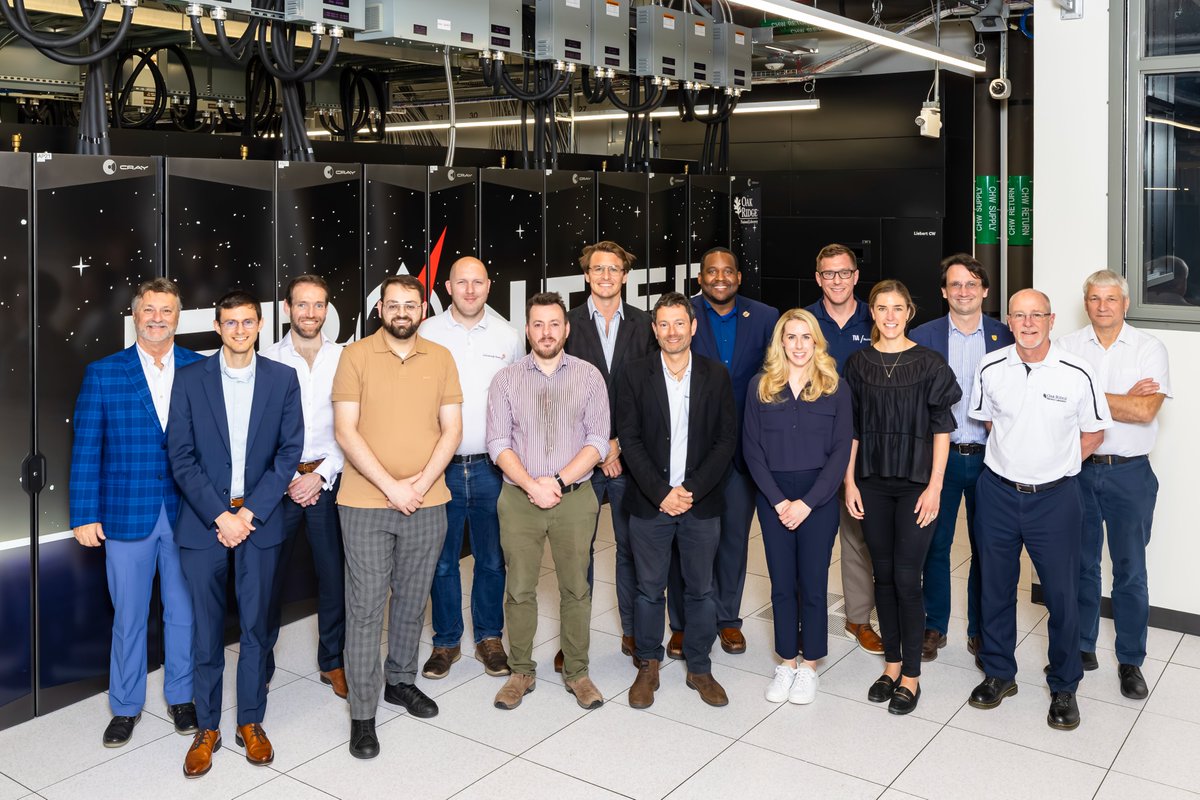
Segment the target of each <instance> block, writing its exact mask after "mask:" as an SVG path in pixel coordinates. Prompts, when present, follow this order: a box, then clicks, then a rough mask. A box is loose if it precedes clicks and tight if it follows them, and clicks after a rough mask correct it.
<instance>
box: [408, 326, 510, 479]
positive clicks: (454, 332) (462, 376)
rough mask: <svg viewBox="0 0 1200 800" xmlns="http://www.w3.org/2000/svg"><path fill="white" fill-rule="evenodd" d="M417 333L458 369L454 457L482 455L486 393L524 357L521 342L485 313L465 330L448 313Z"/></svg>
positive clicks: (485, 421)
mask: <svg viewBox="0 0 1200 800" xmlns="http://www.w3.org/2000/svg"><path fill="white" fill-rule="evenodd" d="M418 333H420V335H421V336H423V337H425V338H426V339H428V340H429V341H431V342H436V343H437V344H440V345H441V346H442V347H445V348H446V349H447V350H449V351H450V355H452V356H454V364H455V366H457V367H458V380H459V383H461V384H462V392H463V404H462V426H463V432H462V442H461V443H459V445H458V451H457V454H458V455H460V456H470V455H478V454H480V453H486V452H487V449H488V448H487V398H488V389H489V388H490V387H491V385H492V378H494V377H496V373H498V372H500V370H502V369H504V368H505V367H507V366H508V365H509V364H515V363H516V362H517V361H519V360H520V359H521V358H522V357H523V356H524V355H525V342H524V339H522V338H521V334H519V333H517V331H516V329H515V328H513V327H512V326H511V325H509V324H508V323H507V322H505V321H504V320H503V319H501V318H500V317H498V316H496V315H495V314H492V313H490V312H485V313H484V315H483V317H482V318H481V319H480V320H479V322H477V323H475V325H474V327H472V328H471V329H470V330H467V329H466V328H465V327H463V324H462V323H461V322H459V321H458V319H457V318H456V317H455V315H454V312H453V310H448V311H446V312H444V313H441V314H438V315H437V316H434V317H430V318H429V319H427V320H425V321H424V322H422V323H421V327H420V329H419V331H418Z"/></svg>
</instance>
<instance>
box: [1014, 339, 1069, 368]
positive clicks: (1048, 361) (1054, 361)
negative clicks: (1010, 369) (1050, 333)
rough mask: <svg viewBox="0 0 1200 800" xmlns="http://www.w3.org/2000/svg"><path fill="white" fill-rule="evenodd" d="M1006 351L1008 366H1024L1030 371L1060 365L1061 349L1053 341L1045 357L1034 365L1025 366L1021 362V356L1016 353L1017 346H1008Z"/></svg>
mask: <svg viewBox="0 0 1200 800" xmlns="http://www.w3.org/2000/svg"><path fill="white" fill-rule="evenodd" d="M1008 349H1009V352H1008V364H1009V366H1016V365H1017V364H1024V365H1025V366H1027V367H1029V368H1030V369H1039V368H1041V367H1057V366H1058V365H1059V364H1060V363H1062V357H1061V356H1062V349H1061V348H1060V347H1059V346H1058V344H1057V343H1056V342H1053V341H1051V342H1050V349H1049V350H1048V351H1046V357H1045V358H1043V359H1042V360H1041V361H1038V362H1037V363H1034V364H1025V362H1024V361H1022V360H1021V356H1020V354H1019V353H1017V346H1016V345H1015V344H1011V345H1009V346H1008Z"/></svg>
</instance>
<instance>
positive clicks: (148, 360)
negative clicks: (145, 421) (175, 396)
mask: <svg viewBox="0 0 1200 800" xmlns="http://www.w3.org/2000/svg"><path fill="white" fill-rule="evenodd" d="M135 346H136V347H137V354H138V359H139V360H140V361H141V362H142V372H143V374H145V376H146V385H147V386H149V387H150V399H151V400H153V401H154V411H155V413H156V414H158V424H159V425H161V426H162V429H163V430H164V431H165V430H166V429H167V415H168V413H169V412H170V410H171V387H172V386H173V385H174V384H175V348H174V346H172V347H171V349H170V350H168V351H167V354H166V355H164V356H163V357H162V367H161V368H159V367H157V366H155V365H154V356H152V355H150V354H149V353H147V352H146V351H145V350H143V349H142V346H141V345H140V344H139V345H135Z"/></svg>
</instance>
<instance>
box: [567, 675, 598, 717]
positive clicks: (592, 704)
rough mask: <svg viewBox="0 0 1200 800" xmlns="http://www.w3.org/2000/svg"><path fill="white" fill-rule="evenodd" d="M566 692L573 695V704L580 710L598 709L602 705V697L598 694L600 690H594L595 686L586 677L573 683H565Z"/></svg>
mask: <svg viewBox="0 0 1200 800" xmlns="http://www.w3.org/2000/svg"><path fill="white" fill-rule="evenodd" d="M565 683H566V684H567V691H568V692H570V693H571V694H573V695H575V702H576V703H578V704H579V707H580V708H585V709H588V710H589V711H590V710H591V709H593V708H599V707H600V706H602V705H604V695H602V694H600V690H599V689H597V688H596V684H594V683H592V679H591V678H589V677H588V676H587V675H584V676H583V677H582V678H580V679H578V680H574V681H565Z"/></svg>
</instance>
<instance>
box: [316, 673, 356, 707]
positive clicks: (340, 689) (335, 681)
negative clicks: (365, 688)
mask: <svg viewBox="0 0 1200 800" xmlns="http://www.w3.org/2000/svg"><path fill="white" fill-rule="evenodd" d="M321 683H323V684H325V685H326V686H332V687H333V693H334V694H336V695H337V696H338V697H340V698H342V699H343V700H345V699H346V698H347V697H348V696H349V694H350V687H349V686H347V685H346V670H344V669H342V668H341V667H338V668H337V669H331V670H329V672H322V673H321Z"/></svg>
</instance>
